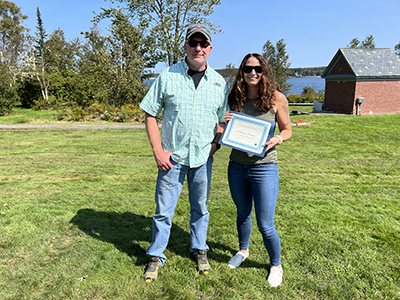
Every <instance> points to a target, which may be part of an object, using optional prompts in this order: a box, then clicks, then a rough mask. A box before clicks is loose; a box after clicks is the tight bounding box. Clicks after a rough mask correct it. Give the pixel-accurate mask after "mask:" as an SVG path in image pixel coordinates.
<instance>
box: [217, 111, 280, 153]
mask: <svg viewBox="0 0 400 300" xmlns="http://www.w3.org/2000/svg"><path fill="white" fill-rule="evenodd" d="M230 113H232V114H233V116H232V119H231V120H230V121H229V122H228V123H227V124H226V125H225V128H224V132H223V133H222V136H221V139H220V140H219V143H220V144H221V145H225V146H228V147H231V148H234V149H237V150H240V151H243V152H247V153H251V154H254V155H257V156H261V157H263V156H264V155H265V151H266V149H267V148H266V147H264V146H263V145H264V144H265V143H266V142H267V141H269V139H270V138H272V137H273V136H274V134H275V122H271V121H267V120H263V119H259V118H256V117H252V116H249V115H245V114H242V113H238V112H233V111H230Z"/></svg>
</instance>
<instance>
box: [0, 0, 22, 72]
mask: <svg viewBox="0 0 400 300" xmlns="http://www.w3.org/2000/svg"><path fill="white" fill-rule="evenodd" d="M27 18H28V17H27V16H26V15H23V14H22V13H21V9H20V8H19V7H18V6H16V5H15V4H14V3H13V2H9V1H4V0H0V62H1V63H2V64H3V65H4V66H6V67H7V68H8V69H9V70H10V68H13V67H16V66H17V64H18V61H19V57H20V53H21V52H22V51H23V49H24V46H25V38H26V33H27V32H28V29H27V28H26V27H25V26H24V24H23V22H24V20H26V19H27Z"/></svg>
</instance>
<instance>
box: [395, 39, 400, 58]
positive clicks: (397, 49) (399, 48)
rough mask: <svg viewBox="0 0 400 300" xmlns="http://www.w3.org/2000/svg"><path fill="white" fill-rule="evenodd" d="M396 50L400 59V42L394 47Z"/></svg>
mask: <svg viewBox="0 0 400 300" xmlns="http://www.w3.org/2000/svg"><path fill="white" fill-rule="evenodd" d="M394 50H395V52H396V54H397V55H398V56H399V57H400V42H399V43H398V44H397V45H396V46H394Z"/></svg>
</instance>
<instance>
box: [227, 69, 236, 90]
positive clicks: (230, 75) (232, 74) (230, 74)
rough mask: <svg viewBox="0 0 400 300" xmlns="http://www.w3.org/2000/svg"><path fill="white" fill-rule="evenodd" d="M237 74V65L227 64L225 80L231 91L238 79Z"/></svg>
mask: <svg viewBox="0 0 400 300" xmlns="http://www.w3.org/2000/svg"><path fill="white" fill-rule="evenodd" d="M236 74H237V68H235V65H232V63H229V64H227V65H226V67H225V70H224V78H225V79H226V80H227V85H228V89H229V90H230V89H231V88H232V85H233V83H234V81H235V78H236Z"/></svg>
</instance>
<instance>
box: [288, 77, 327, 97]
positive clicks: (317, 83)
mask: <svg viewBox="0 0 400 300" xmlns="http://www.w3.org/2000/svg"><path fill="white" fill-rule="evenodd" d="M288 82H289V83H291V84H293V86H292V89H291V90H290V91H289V94H299V95H301V93H302V92H303V88H304V87H306V86H309V87H312V88H313V89H314V90H315V91H316V92H317V93H318V92H319V91H322V90H325V79H322V78H321V77H293V78H289V80H288Z"/></svg>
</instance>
